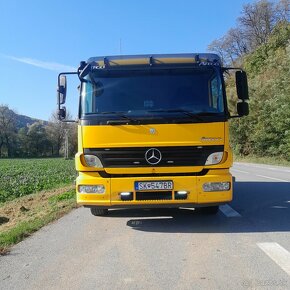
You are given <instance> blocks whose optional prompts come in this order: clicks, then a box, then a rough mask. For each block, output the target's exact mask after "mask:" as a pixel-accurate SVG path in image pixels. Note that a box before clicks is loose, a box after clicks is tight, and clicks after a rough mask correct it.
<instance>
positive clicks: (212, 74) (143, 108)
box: [81, 67, 224, 119]
mask: <svg viewBox="0 0 290 290" xmlns="http://www.w3.org/2000/svg"><path fill="white" fill-rule="evenodd" d="M222 92H223V90H222V84H221V80H220V76H219V71H218V70H217V69H215V68H212V67H207V68H194V69H193V68H187V69H154V70H153V69H152V70H122V71H120V70H110V71H109V70H101V69H100V70H96V71H94V72H93V73H91V74H90V75H89V76H88V77H87V81H86V82H85V83H83V86H82V95H81V96H82V98H81V115H82V116H85V115H92V114H95V115H104V114H106V115H108V114H120V113H122V114H123V115H122V116H124V114H125V115H127V116H130V115H136V116H138V117H139V118H140V117H143V118H147V117H151V118H152V117H154V116H155V117H156V116H160V115H162V114H163V115H164V114H166V115H168V114H170V113H171V114H175V115H176V114H177V113H181V114H180V115H182V118H185V117H186V118H187V119H189V118H190V117H191V116H192V114H203V115H206V113H209V114H211V115H213V114H217V115H221V114H223V112H224V103H223V93H222ZM188 112H190V113H192V114H182V113H188Z"/></svg>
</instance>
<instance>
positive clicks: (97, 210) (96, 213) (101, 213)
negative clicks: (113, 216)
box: [91, 207, 108, 216]
mask: <svg viewBox="0 0 290 290" xmlns="http://www.w3.org/2000/svg"><path fill="white" fill-rule="evenodd" d="M91 214H92V215H94V216H104V215H107V214H108V209H107V208H97V207H92V208H91Z"/></svg>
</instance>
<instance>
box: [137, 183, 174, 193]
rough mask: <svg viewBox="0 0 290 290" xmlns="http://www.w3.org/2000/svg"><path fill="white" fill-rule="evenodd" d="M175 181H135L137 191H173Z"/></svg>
mask: <svg viewBox="0 0 290 290" xmlns="http://www.w3.org/2000/svg"><path fill="white" fill-rule="evenodd" d="M172 189H173V181H172V180H167V181H135V190H136V191H140V190H172Z"/></svg>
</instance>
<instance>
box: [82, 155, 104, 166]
mask: <svg viewBox="0 0 290 290" xmlns="http://www.w3.org/2000/svg"><path fill="white" fill-rule="evenodd" d="M84 156H85V161H86V164H87V166H89V167H98V168H103V164H102V162H101V160H100V159H99V158H98V157H97V156H95V155H84Z"/></svg>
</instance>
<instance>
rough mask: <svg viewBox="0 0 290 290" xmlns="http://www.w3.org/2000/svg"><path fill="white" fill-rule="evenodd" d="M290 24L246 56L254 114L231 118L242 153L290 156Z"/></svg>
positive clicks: (234, 141) (235, 142)
mask: <svg viewBox="0 0 290 290" xmlns="http://www.w3.org/2000/svg"><path fill="white" fill-rule="evenodd" d="M289 63H290V24H289V23H279V24H278V25H277V26H276V27H275V28H274V30H273V32H272V33H271V35H270V37H269V39H268V41H267V42H266V43H265V44H263V45H260V46H259V47H258V48H257V49H255V50H254V51H253V52H252V53H250V54H248V55H246V56H245V57H244V58H243V62H242V65H243V67H244V68H245V70H246V71H247V73H248V82H249V90H250V98H251V100H250V115H249V116H248V117H246V118H241V119H238V120H232V121H231V136H232V145H233V148H234V150H235V152H236V154H238V155H242V156H246V155H255V156H274V157H277V158H282V159H286V160H288V161H289V160H290V82H289V80H290V70H289Z"/></svg>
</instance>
